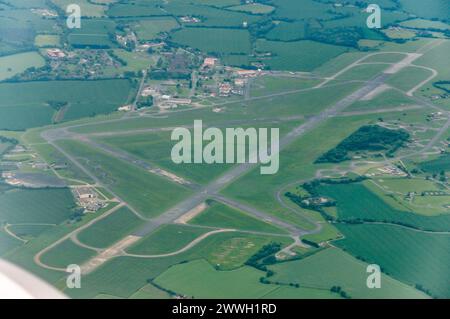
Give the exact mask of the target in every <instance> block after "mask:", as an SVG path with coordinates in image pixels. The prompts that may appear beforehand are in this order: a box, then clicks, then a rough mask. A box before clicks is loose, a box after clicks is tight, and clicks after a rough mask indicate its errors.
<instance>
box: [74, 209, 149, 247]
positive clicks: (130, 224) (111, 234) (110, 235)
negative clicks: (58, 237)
mask: <svg viewBox="0 0 450 319" xmlns="http://www.w3.org/2000/svg"><path fill="white" fill-rule="evenodd" d="M142 223H143V221H142V220H141V219H139V218H138V217H137V216H136V215H134V214H133V213H132V212H131V211H130V210H129V209H128V208H126V207H122V208H120V209H119V210H118V211H116V212H114V213H113V214H112V215H109V216H107V217H105V218H104V219H102V220H100V221H98V222H96V223H95V224H93V225H92V226H90V227H88V228H86V229H85V230H83V231H82V232H80V233H79V234H78V236H77V237H78V239H79V240H80V241H81V242H82V243H84V244H86V245H89V246H92V247H97V248H107V247H109V246H111V245H112V244H113V243H115V242H116V241H118V240H120V239H122V238H124V237H125V236H127V235H129V234H130V233H131V232H132V231H133V230H134V229H136V228H137V227H138V226H140V225H141V224H142Z"/></svg>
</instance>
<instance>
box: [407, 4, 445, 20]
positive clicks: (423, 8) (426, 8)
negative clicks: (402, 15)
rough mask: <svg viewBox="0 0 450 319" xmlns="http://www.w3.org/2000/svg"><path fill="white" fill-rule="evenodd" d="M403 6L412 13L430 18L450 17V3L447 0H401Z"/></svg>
mask: <svg viewBox="0 0 450 319" xmlns="http://www.w3.org/2000/svg"><path fill="white" fill-rule="evenodd" d="M400 4H401V6H402V8H403V9H404V10H406V11H408V12H411V13H412V14H414V15H416V16H418V17H422V18H429V19H432V18H434V19H436V18H438V19H447V20H448V19H449V16H448V13H449V12H450V3H449V2H448V1H446V0H430V1H427V2H426V3H424V2H423V1H420V0H400Z"/></svg>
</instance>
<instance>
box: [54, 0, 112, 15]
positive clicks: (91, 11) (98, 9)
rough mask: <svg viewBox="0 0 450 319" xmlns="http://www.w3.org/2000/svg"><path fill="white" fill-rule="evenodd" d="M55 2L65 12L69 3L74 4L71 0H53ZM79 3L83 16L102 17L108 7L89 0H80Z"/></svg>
mask: <svg viewBox="0 0 450 319" xmlns="http://www.w3.org/2000/svg"><path fill="white" fill-rule="evenodd" d="M52 2H53V3H54V4H56V5H57V6H59V7H60V8H61V10H63V11H64V12H65V11H66V8H67V6H68V5H69V4H72V2H71V0H52ZM77 4H78V5H79V6H80V8H81V14H82V16H83V17H100V16H103V15H105V10H106V9H107V8H108V7H107V6H104V5H97V4H94V3H91V2H90V1H89V0H79V1H77Z"/></svg>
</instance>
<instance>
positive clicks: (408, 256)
mask: <svg viewBox="0 0 450 319" xmlns="http://www.w3.org/2000/svg"><path fill="white" fill-rule="evenodd" d="M338 228H339V230H340V231H341V232H342V233H343V234H344V235H345V239H342V240H339V241H336V242H335V243H336V245H338V246H339V247H341V248H343V249H345V250H347V251H349V252H350V253H351V254H352V255H354V256H358V257H360V258H363V259H364V260H366V261H367V262H369V263H371V262H374V263H376V264H378V265H380V266H381V267H382V269H383V270H384V272H386V273H388V274H390V275H391V276H393V277H394V278H397V279H399V280H402V281H404V282H406V283H409V284H410V285H418V286H419V287H421V289H424V290H426V291H427V292H428V293H430V294H431V295H432V296H434V297H440V298H448V297H449V296H450V286H449V285H448V282H449V281H450V274H449V272H448V265H449V264H450V251H449V249H448V247H450V235H448V234H447V235H444V234H428V233H422V232H417V231H412V230H408V229H404V228H401V227H398V226H390V225H338Z"/></svg>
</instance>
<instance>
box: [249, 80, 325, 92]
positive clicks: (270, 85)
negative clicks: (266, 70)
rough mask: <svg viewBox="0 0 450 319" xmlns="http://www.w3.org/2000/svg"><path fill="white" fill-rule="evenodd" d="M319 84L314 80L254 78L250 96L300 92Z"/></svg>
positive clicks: (318, 81)
mask: <svg viewBox="0 0 450 319" xmlns="http://www.w3.org/2000/svg"><path fill="white" fill-rule="evenodd" d="M319 83H320V80H315V79H305V78H295V77H282V76H280V77H278V76H264V77H259V78H256V79H255V80H254V81H253V82H252V83H251V85H252V87H251V96H264V95H268V94H272V93H279V92H288V91H293V90H301V89H306V88H311V87H313V86H315V85H317V84H319Z"/></svg>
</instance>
